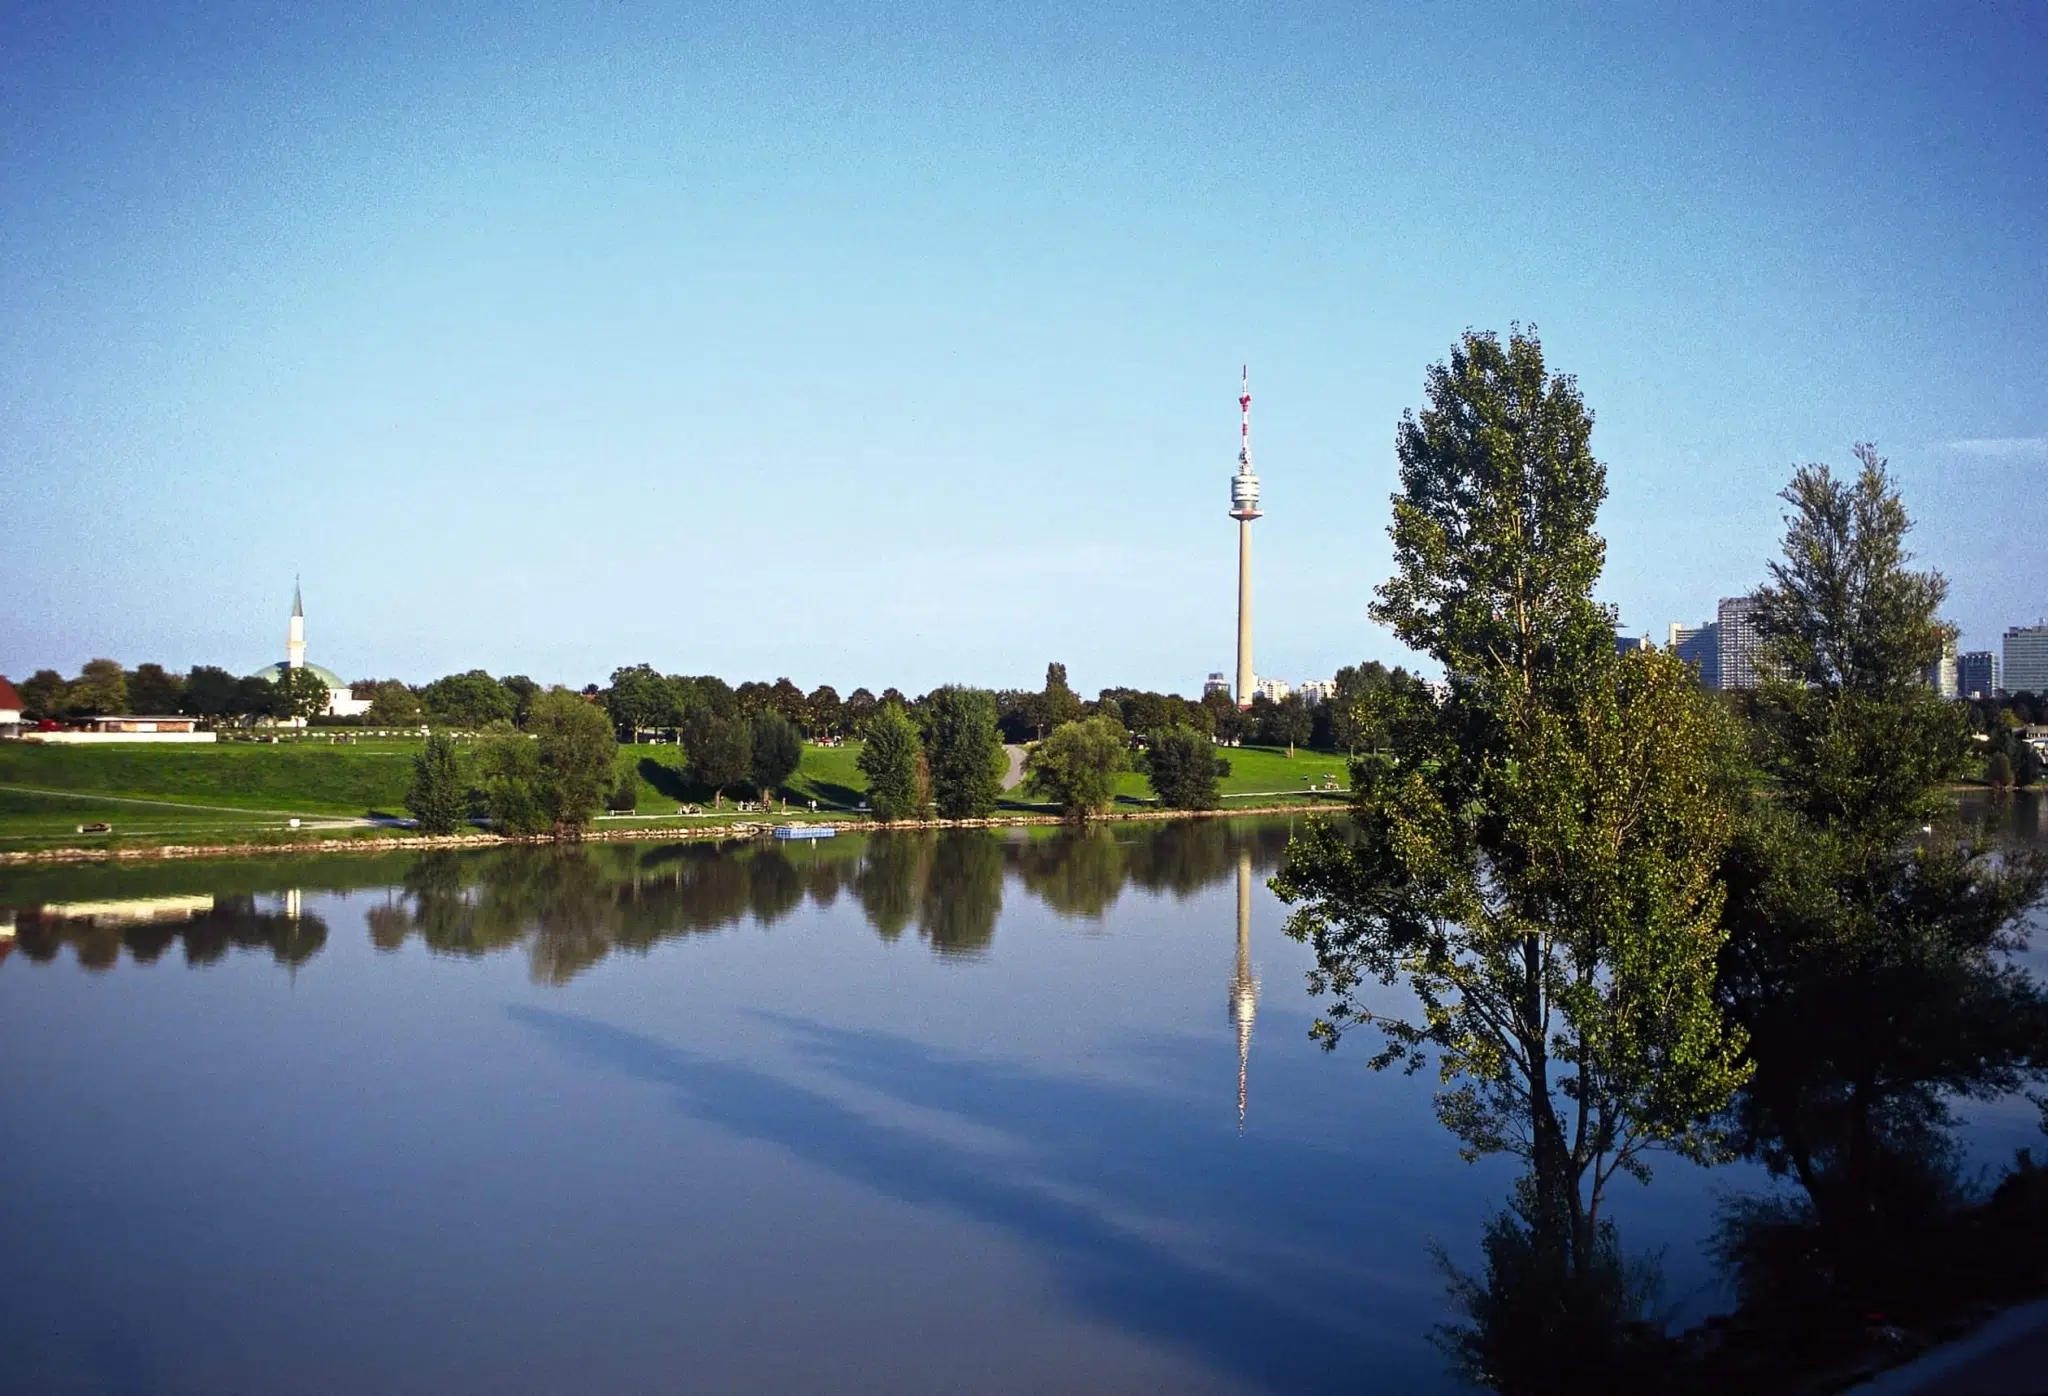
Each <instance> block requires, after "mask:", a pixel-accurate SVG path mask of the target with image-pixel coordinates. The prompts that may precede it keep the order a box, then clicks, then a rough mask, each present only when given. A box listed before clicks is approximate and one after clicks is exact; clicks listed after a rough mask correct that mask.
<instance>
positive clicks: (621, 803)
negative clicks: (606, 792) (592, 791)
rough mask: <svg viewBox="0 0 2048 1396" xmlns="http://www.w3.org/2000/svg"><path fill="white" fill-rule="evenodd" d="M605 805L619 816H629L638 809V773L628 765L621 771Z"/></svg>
mask: <svg viewBox="0 0 2048 1396" xmlns="http://www.w3.org/2000/svg"><path fill="white" fill-rule="evenodd" d="M605 804H606V805H607V806H609V807H610V808H611V809H612V810H613V811H615V812H616V813H619V814H631V813H632V812H633V811H634V810H636V809H638V808H640V773H639V772H638V771H636V770H635V769H634V768H633V767H632V766H630V765H629V766H626V767H624V768H623V769H621V770H620V771H619V777H618V780H617V781H615V782H614V783H613V785H612V793H611V795H610V797H609V798H608V799H606V801H605Z"/></svg>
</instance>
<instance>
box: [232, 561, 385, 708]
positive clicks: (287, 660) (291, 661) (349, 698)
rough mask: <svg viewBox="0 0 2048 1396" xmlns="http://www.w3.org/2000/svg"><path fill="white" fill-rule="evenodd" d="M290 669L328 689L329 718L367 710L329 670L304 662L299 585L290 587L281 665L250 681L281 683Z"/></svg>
mask: <svg viewBox="0 0 2048 1396" xmlns="http://www.w3.org/2000/svg"><path fill="white" fill-rule="evenodd" d="M293 669H310V670H312V671H313V673H314V674H315V675H316V676H317V677H318V678H319V680H320V682H322V683H324V684H326V685H327V712H328V715H329V716H331V717H361V716H362V715H363V714H364V713H366V712H368V711H369V710H370V700H369V699H367V698H358V697H356V696H355V695H354V694H353V693H352V692H350V691H349V686H348V684H347V682H346V681H345V680H344V679H343V678H342V677H341V675H339V674H337V673H335V672H334V671H333V670H332V669H323V668H321V667H320V666H319V665H318V664H308V663H307V662H306V605H305V602H304V600H303V599H302V598H301V597H300V595H299V584H298V583H297V582H293V583H292V618H291V621H290V623H289V624H288V625H287V626H286V627H285V640H284V663H282V664H270V665H266V666H265V667H263V668H261V669H258V670H257V671H256V672H255V673H254V674H251V675H250V676H249V677H251V678H255V679H263V680H265V681H267V682H270V683H282V682H283V681H284V676H285V674H286V673H288V672H289V671H291V670H293Z"/></svg>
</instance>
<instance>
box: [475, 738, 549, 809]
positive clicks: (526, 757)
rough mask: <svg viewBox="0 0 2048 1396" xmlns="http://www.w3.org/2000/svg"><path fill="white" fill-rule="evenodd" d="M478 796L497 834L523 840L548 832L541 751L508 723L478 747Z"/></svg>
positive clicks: (531, 740)
mask: <svg viewBox="0 0 2048 1396" xmlns="http://www.w3.org/2000/svg"><path fill="white" fill-rule="evenodd" d="M476 774H477V793H478V796H479V802H480V803H481V804H482V806H483V810H484V813H485V814H486V815H487V816H488V817H489V818H490V821H491V830H492V832H494V833H499V834H507V835H511V836H514V837H523V836H527V835H532V834H542V833H546V832H547V829H548V815H547V810H546V808H545V807H544V806H543V804H542V802H541V791H540V783H541V773H540V749H539V748H538V747H537V746H536V745H535V744H534V741H533V739H532V738H531V737H528V736H525V735H523V734H521V733H519V732H516V731H514V730H513V729H512V724H511V723H510V722H509V721H507V720H503V719H501V720H500V725H499V726H497V727H496V728H495V729H494V730H493V731H491V732H490V733H489V734H487V735H486V736H485V737H484V738H483V740H482V741H481V742H479V743H478V744H477V751H476Z"/></svg>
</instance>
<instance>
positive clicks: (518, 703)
mask: <svg viewBox="0 0 2048 1396" xmlns="http://www.w3.org/2000/svg"><path fill="white" fill-rule="evenodd" d="M498 686H499V687H500V688H502V689H504V690H505V696H506V697H508V698H510V699H511V700H512V725H513V726H514V727H517V728H518V729H519V730H520V731H522V732H523V731H525V730H526V720H527V718H529V717H531V716H532V714H533V700H534V699H535V698H538V697H539V696H540V694H541V686H540V685H539V684H537V683H535V682H534V681H533V680H532V679H529V678H528V677H526V675H524V674H508V675H507V676H506V677H504V678H502V679H499V680H498Z"/></svg>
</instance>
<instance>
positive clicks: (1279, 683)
mask: <svg viewBox="0 0 2048 1396" xmlns="http://www.w3.org/2000/svg"><path fill="white" fill-rule="evenodd" d="M1252 692H1253V693H1255V694H1256V693H1263V694H1265V695H1266V700H1267V701H1268V702H1272V703H1277V702H1279V701H1280V700H1281V699H1283V698H1285V697H1286V696H1287V695H1288V694H1290V693H1292V692H1294V686H1293V685H1292V684H1290V683H1288V682H1287V680H1285V679H1254V680H1252Z"/></svg>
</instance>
